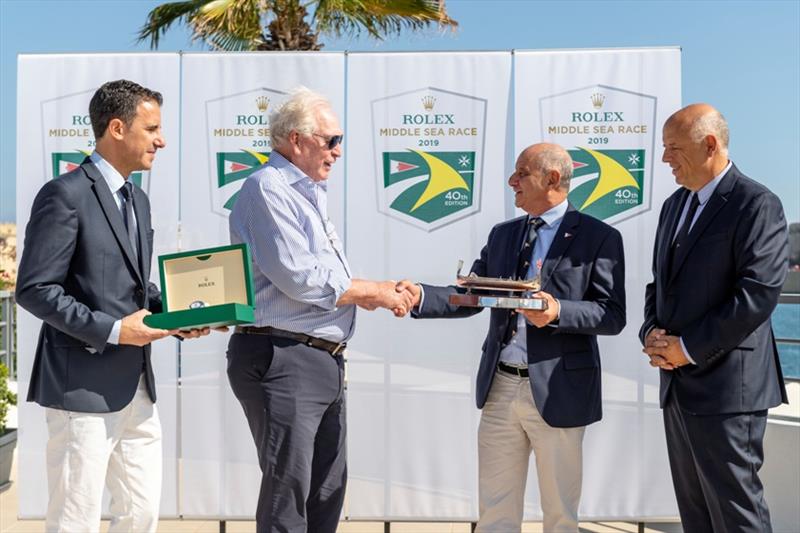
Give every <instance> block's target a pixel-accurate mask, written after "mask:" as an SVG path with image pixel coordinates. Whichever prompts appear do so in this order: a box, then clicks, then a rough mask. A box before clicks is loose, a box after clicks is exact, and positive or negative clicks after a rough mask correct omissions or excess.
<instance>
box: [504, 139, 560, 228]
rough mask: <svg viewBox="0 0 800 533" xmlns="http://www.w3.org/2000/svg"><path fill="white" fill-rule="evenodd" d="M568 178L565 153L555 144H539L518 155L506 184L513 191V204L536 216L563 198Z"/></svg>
mask: <svg viewBox="0 0 800 533" xmlns="http://www.w3.org/2000/svg"><path fill="white" fill-rule="evenodd" d="M571 178H572V158H570V156H569V153H567V151H566V150H564V149H563V148H562V147H560V146H558V145H557V144H549V143H540V144H534V145H532V146H529V147H527V148H525V149H524V150H523V151H522V153H520V154H519V157H517V163H516V166H515V168H514V173H513V174H511V177H510V178H508V184H509V186H511V188H512V189H513V190H514V205H516V206H517V207H519V208H520V209H522V210H523V211H525V212H526V213H528V214H530V215H533V216H539V215H541V214H542V213H544V212H546V211H548V210H549V209H551V208H552V207H555V206H557V205H558V204H560V203H561V202H563V201H564V200H565V199H566V198H567V193H568V192H569V181H570V179H571Z"/></svg>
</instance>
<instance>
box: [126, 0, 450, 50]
mask: <svg viewBox="0 0 800 533" xmlns="http://www.w3.org/2000/svg"><path fill="white" fill-rule="evenodd" d="M309 8H311V9H312V11H313V15H312V16H311V20H310V22H309V21H307V20H306V19H307V18H308V16H309V12H308V9H309ZM176 21H180V22H183V23H186V24H188V25H189V26H191V27H192V30H193V31H194V33H193V35H192V40H196V39H200V40H202V41H205V42H206V43H207V44H208V45H209V46H210V47H211V48H212V49H214V50H319V49H321V48H322V47H323V46H324V45H323V44H322V43H320V42H319V37H320V35H321V34H325V35H330V36H335V37H341V36H343V35H351V36H358V35H360V34H362V32H366V33H367V34H368V35H370V36H371V37H373V38H375V39H379V40H380V39H383V38H384V37H386V36H389V35H396V34H399V33H400V32H401V31H402V30H403V29H404V28H409V29H412V30H419V29H422V28H425V27H427V26H429V25H430V24H434V23H435V24H437V25H438V26H439V27H441V28H444V27H450V28H455V27H456V26H458V23H457V22H456V21H455V20H453V19H451V18H450V17H449V16H447V12H446V11H445V7H444V0H305V2H304V3H301V0H184V1H181V2H168V3H166V4H162V5H160V6H158V7H156V8H155V9H153V10H152V11H151V12H150V13H149V14H148V15H147V22H146V23H145V24H144V26H142V28H141V29H140V30H139V35H138V41H139V42H141V41H146V40H149V41H150V47H151V48H152V49H156V48H158V43H159V39H160V37H161V36H162V35H164V33H166V31H167V30H168V29H169V27H170V26H171V25H172V24H173V23H174V22H176Z"/></svg>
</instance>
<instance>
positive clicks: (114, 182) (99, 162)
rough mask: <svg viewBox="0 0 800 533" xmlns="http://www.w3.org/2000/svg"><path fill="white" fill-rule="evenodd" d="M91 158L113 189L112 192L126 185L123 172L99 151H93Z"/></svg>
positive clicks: (109, 186)
mask: <svg viewBox="0 0 800 533" xmlns="http://www.w3.org/2000/svg"><path fill="white" fill-rule="evenodd" d="M89 160H90V161H91V162H92V163H94V166H96V167H97V170H99V171H100V174H101V175H102V176H103V179H104V180H106V183H107V184H108V188H109V189H111V192H112V193H114V194H116V193H117V191H119V190H120V189H121V188H122V186H123V185H125V178H124V177H122V174H120V173H119V172H118V171H117V169H116V168H114V167H113V166H111V163H109V162H108V161H106V160H105V159H103V156H101V155H100V154H98V153H97V151H95V152H92V155H90V156H89Z"/></svg>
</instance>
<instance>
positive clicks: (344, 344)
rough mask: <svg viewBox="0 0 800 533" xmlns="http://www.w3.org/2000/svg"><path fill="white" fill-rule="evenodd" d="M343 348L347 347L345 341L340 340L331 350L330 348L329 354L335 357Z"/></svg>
mask: <svg viewBox="0 0 800 533" xmlns="http://www.w3.org/2000/svg"><path fill="white" fill-rule="evenodd" d="M345 348H347V343H344V342H340V343H339V344H337V345H336V348H334V349H333V350H331V355H332V356H334V357H336V356H338V355H339V354H340V353H342V352H343V351H344V349H345Z"/></svg>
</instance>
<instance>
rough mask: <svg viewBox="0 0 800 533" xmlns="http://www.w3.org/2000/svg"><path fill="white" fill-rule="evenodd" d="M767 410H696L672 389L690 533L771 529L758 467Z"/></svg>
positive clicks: (678, 489) (670, 446)
mask: <svg viewBox="0 0 800 533" xmlns="http://www.w3.org/2000/svg"><path fill="white" fill-rule="evenodd" d="M766 426H767V412H766V411H757V412H753V413H737V414H725V415H702V416H701V415H692V414H690V413H687V412H686V411H684V410H682V409H681V408H680V406H679V405H678V401H677V400H676V398H675V393H674V391H672V393H671V394H670V397H669V399H668V400H667V405H666V407H664V427H665V429H666V435H667V452H668V454H669V465H670V469H671V471H672V484H673V486H674V487H675V495H676V496H677V499H678V510H679V511H680V515H681V523H682V525H683V529H684V531H685V532H686V533H705V532H716V533H728V532H732V531H736V532H737V533H738V532H750V533H769V532H771V531H772V526H771V525H770V519H769V510H768V509H767V502H766V500H765V499H764V487H763V485H762V484H761V480H760V479H759V477H758V470H759V469H760V468H761V465H762V464H763V462H764V446H763V443H764V431H765V430H766Z"/></svg>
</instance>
